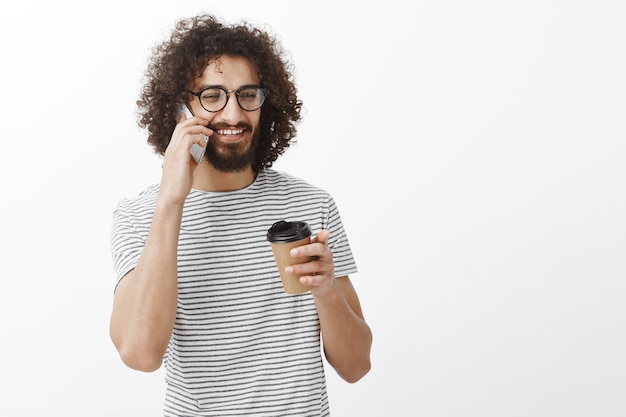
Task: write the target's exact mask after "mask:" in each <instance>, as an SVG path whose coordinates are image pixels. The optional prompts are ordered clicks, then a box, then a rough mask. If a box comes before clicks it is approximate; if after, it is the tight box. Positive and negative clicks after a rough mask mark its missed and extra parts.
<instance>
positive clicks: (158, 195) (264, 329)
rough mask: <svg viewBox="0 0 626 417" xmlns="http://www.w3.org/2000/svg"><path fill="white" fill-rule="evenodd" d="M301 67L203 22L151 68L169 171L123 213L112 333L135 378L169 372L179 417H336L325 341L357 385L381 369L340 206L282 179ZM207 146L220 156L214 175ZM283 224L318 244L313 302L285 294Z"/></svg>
mask: <svg viewBox="0 0 626 417" xmlns="http://www.w3.org/2000/svg"><path fill="white" fill-rule="evenodd" d="M289 68H290V67H289V65H288V64H287V63H286V62H285V61H284V60H283V58H282V50H281V49H280V47H279V45H278V43H277V42H276V40H275V39H273V38H272V37H271V36H270V35H269V34H268V33H266V32H264V31H261V30H259V29H257V28H253V27H251V26H250V25H248V24H247V23H242V24H240V25H226V24H224V23H221V22H220V21H218V20H217V19H215V18H214V17H212V16H198V17H195V18H191V19H185V20H181V21H179V22H178V24H177V25H176V29H175V31H174V33H173V34H172V36H171V37H170V39H169V40H167V41H165V42H164V43H163V44H161V45H160V46H159V47H157V48H156V49H155V50H154V56H153V58H152V61H151V63H150V64H149V66H148V69H147V71H146V76H147V81H146V84H145V85H144V88H143V90H142V92H141V96H140V100H139V101H138V102H137V103H138V106H139V113H140V116H141V119H140V122H139V123H140V125H141V126H142V127H147V130H148V133H149V138H148V142H149V143H150V144H151V145H152V146H153V147H154V148H155V150H156V151H157V152H158V153H161V154H163V155H164V161H163V172H162V177H161V181H160V184H158V185H154V186H151V187H149V188H148V189H146V190H145V191H144V192H143V193H141V194H140V195H139V196H137V197H135V198H131V199H126V200H122V201H121V202H120V204H119V205H118V207H117V208H116V210H115V212H114V216H113V230H112V252H113V259H114V266H115V272H116V277H117V285H116V289H115V296H114V304H113V311H112V314H111V326H110V333H111V338H112V340H113V343H114V344H115V346H116V348H117V350H118V352H119V354H120V356H121V358H122V360H123V362H124V363H125V364H126V365H128V366H129V367H131V368H133V369H138V370H142V371H154V370H156V369H158V368H159V367H160V366H161V364H162V363H163V364H164V367H165V372H166V382H167V393H166V399H165V407H164V413H165V415H166V416H203V417H206V416H228V415H230V416H241V415H264V416H274V415H276V416H278V415H294V416H327V415H330V414H329V406H328V397H327V392H326V383H325V378H324V370H323V363H322V360H321V353H320V339H321V340H322V341H323V349H324V354H325V356H326V358H327V360H328V362H329V364H330V365H331V366H332V367H333V368H334V369H335V370H336V371H337V373H338V374H339V375H340V376H341V377H342V378H343V379H345V380H346V381H348V382H356V381H357V380H359V379H360V378H362V377H363V376H364V375H365V374H366V373H367V372H368V371H369V368H370V358H369V356H370V347H371V343H372V335H371V332H370V329H369V327H368V326H367V324H366V322H365V321H364V319H363V313H362V311H361V307H360V303H359V299H358V296H357V294H356V292H355V289H354V287H353V286H352V284H351V281H350V278H349V277H348V274H351V273H354V272H356V266H355V263H354V260H353V257H352V253H351V250H350V246H349V243H348V240H347V237H346V234H345V232H344V229H343V226H342V223H341V219H340V216H339V212H338V210H337V207H336V205H335V203H334V201H333V199H332V198H331V197H330V196H329V195H328V194H327V193H326V192H325V191H323V190H321V189H319V188H317V187H314V186H312V185H310V184H307V183H306V182H304V181H302V180H300V179H297V178H294V177H291V176H289V175H287V174H284V173H280V172H277V171H275V170H273V169H271V166H272V163H273V162H274V161H275V160H276V159H277V158H278V156H279V155H280V154H282V153H283V152H284V151H285V150H286V149H287V148H288V146H289V144H290V143H291V141H292V140H293V138H294V137H295V133H296V123H297V122H298V121H299V120H300V109H301V106H302V103H301V101H299V100H298V99H297V96H296V92H297V90H296V87H295V85H294V83H293V81H292V75H291V74H290V73H289ZM183 106H186V107H187V108H188V109H189V110H190V112H191V115H190V117H189V118H188V117H186V116H185V114H184V113H183V112H181V108H182V107H183ZM207 139H208V141H207ZM194 145H196V146H199V147H200V148H204V150H205V151H206V153H205V156H204V158H203V159H202V160H200V162H199V163H196V161H195V160H194V158H193V157H192V156H191V153H190V152H191V151H192V147H194ZM280 220H290V221H305V222H307V223H308V224H309V225H310V227H311V229H312V230H313V233H314V235H315V236H314V238H313V240H312V243H311V244H309V245H306V246H302V247H299V248H297V249H294V250H293V251H292V253H291V255H292V256H293V257H295V258H302V257H312V259H313V260H312V261H309V262H305V263H302V264H298V265H295V266H292V267H288V269H289V270H288V271H287V272H288V273H293V274H295V275H299V276H301V278H300V280H301V282H302V283H303V284H306V285H309V286H311V290H310V291H309V292H307V293H305V294H300V295H290V294H286V293H285V292H284V290H283V288H282V284H281V281H280V278H279V272H278V270H277V267H276V263H275V261H274V258H273V255H272V251H271V247H270V245H269V243H268V242H267V240H266V232H267V230H268V228H269V227H270V226H271V225H272V224H273V223H274V222H276V221H280ZM320 333H321V335H322V337H321V338H320Z"/></svg>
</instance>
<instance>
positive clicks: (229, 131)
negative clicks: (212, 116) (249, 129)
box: [217, 129, 243, 135]
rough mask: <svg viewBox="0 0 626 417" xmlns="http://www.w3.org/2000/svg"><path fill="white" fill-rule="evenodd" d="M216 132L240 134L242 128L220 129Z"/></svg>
mask: <svg viewBox="0 0 626 417" xmlns="http://www.w3.org/2000/svg"><path fill="white" fill-rule="evenodd" d="M217 133H219V134H220V135H240V134H242V133H243V129H221V130H218V131H217Z"/></svg>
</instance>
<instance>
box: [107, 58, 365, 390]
mask: <svg viewBox="0 0 626 417" xmlns="http://www.w3.org/2000/svg"><path fill="white" fill-rule="evenodd" d="M258 83H259V79H258V76H257V75H256V70H255V68H254V66H253V65H252V63H251V62H250V61H248V60H247V59H246V58H243V57H232V56H222V57H220V58H219V60H218V61H217V62H216V61H212V62H210V63H209V65H208V66H207V68H206V69H205V71H204V73H203V74H202V76H201V77H199V78H198V79H197V80H195V83H194V86H193V87H194V88H193V91H199V90H200V89H201V88H202V87H203V86H206V85H221V86H223V87H224V88H226V89H227V90H231V89H237V88H240V87H241V86H243V85H250V84H258ZM189 107H190V109H191V112H192V113H193V114H194V117H192V118H189V119H187V118H186V117H185V115H184V114H181V115H180V118H179V123H178V125H177V126H176V129H175V130H174V133H173V135H172V140H171V142H170V144H169V146H168V148H167V150H166V152H165V157H164V162H163V172H162V177H161V186H160V190H159V195H158V198H157V203H156V207H155V212H154V217H153V221H152V225H151V228H150V232H149V235H148V239H147V241H146V245H145V247H144V250H143V252H142V255H141V257H140V259H139V262H138V264H137V267H136V268H135V269H134V270H132V271H131V272H129V273H128V274H127V275H126V276H125V277H124V279H122V280H121V281H120V283H119V285H118V287H117V289H116V292H115V296H114V302H113V311H112V314H111V322H110V334H111V339H112V340H113V343H114V345H115V346H116V348H117V350H118V352H119V354H120V356H121V358H122V360H123V361H124V363H125V364H126V365H127V366H129V367H131V368H133V369H137V370H142V371H146V372H151V371H154V370H156V369H158V368H159V367H160V366H161V363H162V360H163V355H164V354H165V351H166V349H167V345H168V343H169V340H170V337H171V335H172V330H173V327H174V321H175V319H176V306H177V299H178V283H177V247H178V237H179V231H180V225H181V219H182V212H183V204H184V202H185V199H186V197H187V195H188V194H189V192H190V190H191V188H195V189H199V190H206V191H233V190H238V189H242V188H244V187H247V186H249V185H250V184H252V182H253V181H254V179H255V177H256V173H255V172H254V170H253V169H252V167H251V166H250V165H249V164H248V166H247V167H244V169H242V170H240V171H236V172H222V171H219V170H217V169H215V168H214V167H213V166H212V165H211V164H210V163H208V162H206V161H202V162H201V163H200V164H196V162H195V161H194V160H193V158H192V157H191V156H190V153H189V150H190V148H191V146H192V144H194V143H197V144H198V145H200V146H205V141H204V139H203V135H206V136H210V142H211V146H214V147H215V149H216V152H218V153H227V152H229V148H232V147H234V148H236V149H237V150H244V149H246V148H248V147H249V146H251V144H252V142H253V140H254V139H253V138H254V129H255V127H256V126H258V123H259V118H260V115H261V111H262V108H261V109H259V110H255V111H252V112H247V111H244V110H242V109H241V108H240V107H239V105H238V104H237V101H236V98H235V96H234V93H230V99H229V100H228V104H227V105H226V107H225V108H224V109H222V110H221V111H219V112H217V113H209V112H207V111H205V110H204V109H203V108H202V107H201V106H200V103H199V101H198V100H197V99H195V100H192V101H191V102H190V103H189ZM241 123H244V124H247V125H248V126H250V127H251V128H252V130H250V129H244V130H243V131H241V130H237V128H235V126H238V125H240V124H241ZM208 126H219V127H220V128H219V129H218V128H215V130H212V129H210V128H209V127H208ZM226 126H228V127H229V128H228V129H223V128H222V127H226ZM231 133H235V134H231ZM328 238H329V232H328V230H322V231H321V232H320V233H319V234H318V235H317V236H316V237H315V238H314V239H313V241H312V243H311V244H310V245H306V246H301V247H298V248H295V249H293V250H292V252H291V255H292V256H294V257H307V256H311V257H314V258H313V260H312V261H311V262H308V263H304V264H299V265H295V266H292V267H288V272H290V273H294V274H298V275H303V276H302V278H301V282H302V283H303V284H306V285H310V286H312V289H311V293H312V295H313V298H314V300H315V305H316V308H317V311H318V315H319V319H320V326H321V332H322V340H323V347H324V352H325V355H326V358H327V359H328V362H329V363H330V364H331V366H333V368H334V369H335V370H336V371H337V373H338V374H339V375H340V376H341V377H342V378H343V379H344V380H346V381H348V382H356V381H358V380H359V379H361V378H362V377H363V376H364V375H365V374H366V373H367V372H368V371H369V369H370V349H371V344H372V334H371V331H370V329H369V327H368V325H367V324H366V322H365V320H364V318H363V312H362V310H361V306H360V303H359V298H358V296H357V293H356V291H355V289H354V287H353V286H352V283H351V281H350V278H349V277H348V276H344V277H338V278H335V276H334V263H333V254H332V252H331V250H330V248H329V247H328Z"/></svg>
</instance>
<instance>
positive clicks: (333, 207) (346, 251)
mask: <svg viewBox="0 0 626 417" xmlns="http://www.w3.org/2000/svg"><path fill="white" fill-rule="evenodd" d="M325 227H326V228H327V229H328V230H329V232H330V237H329V242H328V244H329V246H330V249H331V250H332V252H333V262H334V263H335V276H336V277H343V276H346V275H350V274H355V273H356V272H358V270H357V266H356V261H355V260H354V256H353V254H352V249H351V248H350V242H349V240H348V236H347V234H346V231H345V229H344V227H343V223H342V222H341V216H340V214H339V209H338V208H337V204H336V203H335V200H334V199H333V198H332V197H330V196H329V203H328V217H327V222H326V225H325Z"/></svg>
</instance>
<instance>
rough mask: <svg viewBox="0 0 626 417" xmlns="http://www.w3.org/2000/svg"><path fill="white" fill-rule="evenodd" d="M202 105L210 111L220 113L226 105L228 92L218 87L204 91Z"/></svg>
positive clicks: (201, 97)
mask: <svg viewBox="0 0 626 417" xmlns="http://www.w3.org/2000/svg"><path fill="white" fill-rule="evenodd" d="M200 104H202V107H204V108H205V109H207V110H208V111H211V112H217V111H220V110H222V108H224V106H225V105H226V91H224V90H222V89H221V88H217V87H215V88H213V87H212V88H207V89H206V90H202V92H201V94H200Z"/></svg>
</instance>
